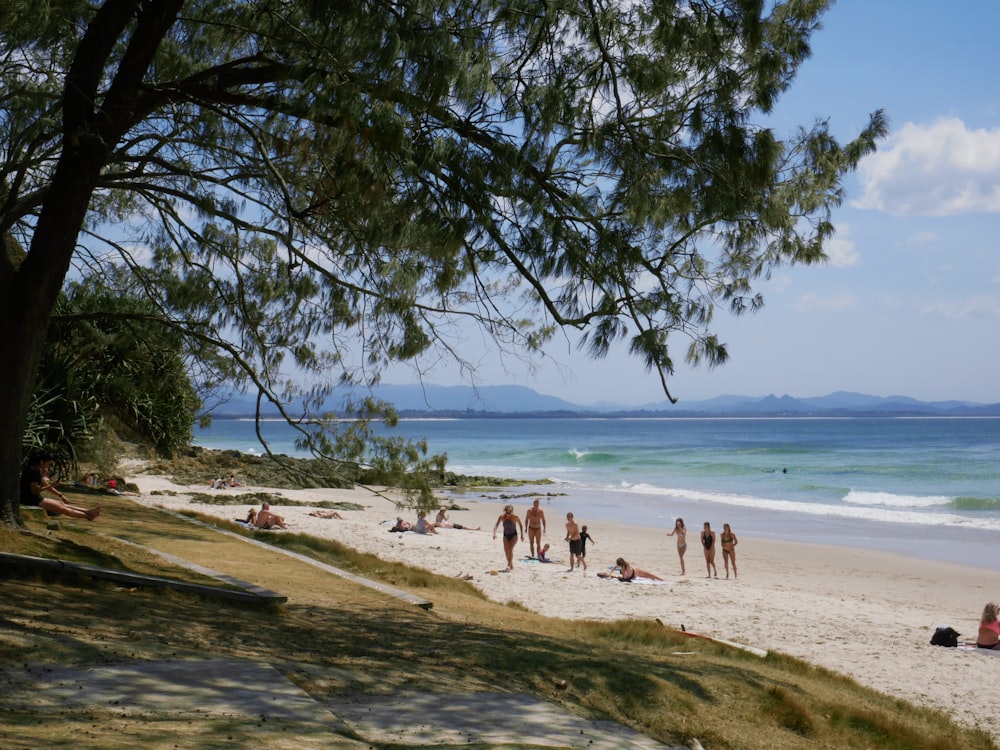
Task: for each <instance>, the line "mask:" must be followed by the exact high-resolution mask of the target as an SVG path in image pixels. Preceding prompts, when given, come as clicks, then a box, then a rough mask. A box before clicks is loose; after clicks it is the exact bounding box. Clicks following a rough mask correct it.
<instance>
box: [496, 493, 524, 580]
mask: <svg viewBox="0 0 1000 750" xmlns="http://www.w3.org/2000/svg"><path fill="white" fill-rule="evenodd" d="M500 524H503V553H504V555H505V556H506V557H507V570H513V569H514V545H515V544H517V540H518V539H520V538H521V537H523V536H524V525H523V524H522V523H521V519H520V518H518V517H517V516H516V515H514V506H513V505H505V506H504V508H503V513H502V514H500V516H499V517H498V518H497V522H496V523H495V524H493V538H494V539H496V538H497V529H498V528H499V527H500Z"/></svg>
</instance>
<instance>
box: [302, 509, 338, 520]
mask: <svg viewBox="0 0 1000 750" xmlns="http://www.w3.org/2000/svg"><path fill="white" fill-rule="evenodd" d="M309 515H310V516H312V517H313V518H336V519H337V520H338V521H343V520H344V517H343V516H342V515H340V514H339V513H338V512H337V511H335V510H314V511H313V512H312V513H310V514H309Z"/></svg>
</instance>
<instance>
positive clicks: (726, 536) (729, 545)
mask: <svg viewBox="0 0 1000 750" xmlns="http://www.w3.org/2000/svg"><path fill="white" fill-rule="evenodd" d="M739 543H740V542H739V540H738V539H737V538H736V534H734V533H733V530H732V529H731V528H729V524H728V523H724V524H722V535H721V536H720V537H719V544H720V545H722V564H723V565H725V566H726V578H729V563H730V562H732V563H733V578H739V575H738V574H737V573H736V545H737V544H739Z"/></svg>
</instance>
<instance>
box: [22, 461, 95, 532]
mask: <svg viewBox="0 0 1000 750" xmlns="http://www.w3.org/2000/svg"><path fill="white" fill-rule="evenodd" d="M54 460H55V458H54V457H53V456H52V454H50V453H37V454H35V455H33V456H32V457H31V458H30V459H29V461H28V465H27V466H26V467H25V468H24V471H22V472H21V491H20V503H21V505H26V506H29V507H34V508H41V509H42V510H44V511H45V512H46V513H48V514H49V515H50V516H55V515H63V516H68V517H69V518H86V519H87V520H88V521H93V520H94V519H95V518H97V517H98V516H99V515H100V514H101V506H100V505H96V506H94V507H93V508H84V507H83V506H81V505H71V504H70V503H69V502H67V501H66V496H65V495H63V494H62V493H61V492H60V491H59V490H58V489H56V486H55V484H54V483H53V482H52V481H51V480H49V478H48V473H49V467H51V466H52V462H53V461H54ZM43 492H49V493H51V494H53V495H55V496H56V497H57V498H59V499H58V500H55V499H53V498H51V497H43V495H42V493H43Z"/></svg>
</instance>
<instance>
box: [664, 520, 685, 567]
mask: <svg viewBox="0 0 1000 750" xmlns="http://www.w3.org/2000/svg"><path fill="white" fill-rule="evenodd" d="M667 536H676V537H677V556H678V557H679V558H680V559H681V575H686V574H687V571H685V570H684V553H685V552H687V548H688V543H687V529H686V528H684V519H683V518H678V519H677V520H676V521H674V529H673V531H671V532H670V533H669V534H667Z"/></svg>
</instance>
